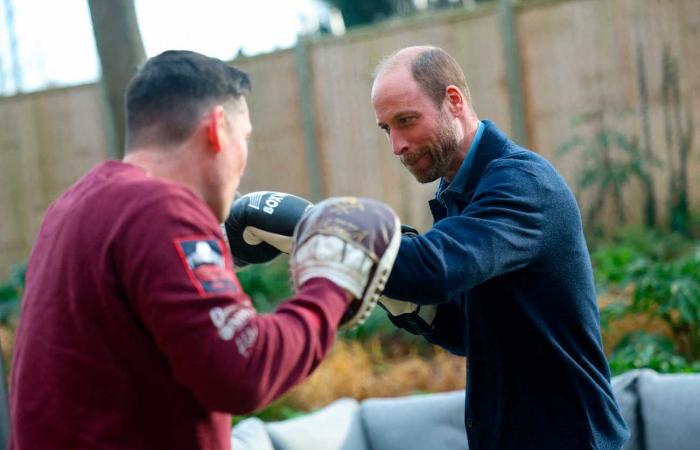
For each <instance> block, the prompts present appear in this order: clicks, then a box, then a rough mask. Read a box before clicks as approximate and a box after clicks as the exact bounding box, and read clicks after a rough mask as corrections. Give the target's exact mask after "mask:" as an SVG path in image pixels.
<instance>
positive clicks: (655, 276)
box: [0, 226, 700, 420]
mask: <svg viewBox="0 0 700 450" xmlns="http://www.w3.org/2000/svg"><path fill="white" fill-rule="evenodd" d="M690 231H691V235H690V236H683V235H681V234H677V233H669V232H664V231H661V230H659V229H648V228H642V227H627V228H623V229H620V230H618V231H617V232H615V233H613V234H612V235H609V236H607V237H604V238H603V237H589V243H590V247H591V260H592V263H593V267H594V273H595V281H596V286H597V290H598V303H599V307H600V316H601V325H602V334H603V342H604V346H605V349H606V354H607V355H608V358H609V363H610V367H611V370H612V373H613V375H617V374H620V373H622V372H625V371H627V370H630V369H635V368H642V367H647V368H651V369H654V370H656V371H659V372H665V373H672V372H700V240H699V239H698V238H697V236H698V235H700V228H698V227H697V226H696V227H693V228H692V229H691V230H690ZM238 277H239V279H240V281H241V284H242V286H243V288H244V290H245V292H247V293H248V295H249V296H250V297H251V299H252V301H253V303H254V304H255V306H256V308H257V309H258V310H259V311H260V312H262V313H265V312H270V311H273V310H274V308H275V307H276V306H277V305H279V304H280V302H281V301H283V300H284V299H286V298H288V297H289V296H290V295H292V290H291V287H290V284H289V274H288V259H287V257H286V256H285V255H283V256H281V257H279V258H277V259H276V260H274V261H272V262H271V263H268V264H264V265H257V266H250V267H247V268H245V269H243V270H241V271H240V272H238ZM24 280H25V267H24V265H21V266H17V267H15V269H14V270H13V272H12V276H11V277H10V278H9V279H7V280H5V281H4V282H2V283H1V284H0V323H1V327H0V330H2V332H1V333H0V338H2V345H3V350H4V353H5V355H4V356H5V367H6V370H7V368H9V362H10V361H9V352H10V350H11V348H12V335H13V330H14V328H15V326H16V323H17V318H18V314H19V309H20V302H21V296H22V290H23V286H24ZM465 370H466V364H465V361H464V359H463V358H460V357H456V356H453V355H449V354H448V353H446V352H444V351H443V350H441V349H439V348H436V347H433V346H431V345H429V344H428V343H426V341H424V340H423V339H422V338H419V337H416V336H413V335H410V334H408V333H405V332H403V331H402V330H398V329H396V328H395V327H394V326H393V325H392V324H391V322H389V320H388V319H387V317H386V314H385V313H384V311H382V310H381V309H379V308H378V309H377V310H376V311H375V312H374V313H373V314H372V315H371V316H370V318H369V320H368V321H367V322H366V323H365V324H364V325H362V326H360V327H358V328H357V329H356V330H353V331H352V332H346V333H342V334H340V335H339V336H338V341H337V342H336V344H335V345H334V348H333V350H332V351H331V353H330V355H329V357H328V358H327V359H326V360H325V361H324V362H323V363H322V364H321V366H320V367H319V369H318V370H317V371H316V372H315V373H314V374H313V375H312V376H311V377H310V379H309V380H307V381H306V382H305V383H303V384H302V385H300V386H299V387H297V388H295V389H293V390H292V391H291V392H290V393H288V394H287V395H285V396H284V397H282V398H281V399H279V400H278V401H276V402H275V403H273V404H272V405H270V406H268V407H267V408H265V409H263V410H262V411H258V412H257V413H256V414H255V415H256V416H259V417H261V418H262V419H264V420H281V419H286V418H290V417H294V416H296V415H299V414H303V413H305V412H308V411H312V410H314V409H317V408H320V407H322V406H324V405H326V404H328V403H330V402H331V401H333V400H335V399H337V398H340V397H346V396H350V397H354V398H358V399H362V398H367V397H382V396H397V395H407V394H412V393H421V392H438V391H447V390H452V389H461V388H464V380H465ZM523 370H527V368H523ZM241 419H242V417H237V418H236V420H241Z"/></svg>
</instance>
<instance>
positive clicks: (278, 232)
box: [224, 191, 313, 267]
mask: <svg viewBox="0 0 700 450" xmlns="http://www.w3.org/2000/svg"><path fill="white" fill-rule="evenodd" d="M312 206H313V204H312V203H311V202H310V201H308V200H306V199H303V198H301V197H297V196H296V195H292V194H286V193H284V192H273V191H259V192H251V193H249V194H246V195H243V196H241V197H240V198H238V199H237V200H235V201H234V202H233V205H232V206H231V210H230V213H229V216H228V218H227V219H226V221H225V222H224V228H225V230H226V237H227V238H228V243H229V247H230V248H231V254H232V255H233V260H234V263H235V265H236V266H237V267H243V266H246V265H248V264H260V263H264V262H268V261H271V260H273V259H274V258H275V257H277V256H278V255H279V254H280V253H289V252H290V251H291V247H292V235H293V234H294V227H296V224H297V223H298V222H299V220H301V218H302V216H303V215H304V213H305V212H306V211H307V210H308V209H309V208H311V207H312Z"/></svg>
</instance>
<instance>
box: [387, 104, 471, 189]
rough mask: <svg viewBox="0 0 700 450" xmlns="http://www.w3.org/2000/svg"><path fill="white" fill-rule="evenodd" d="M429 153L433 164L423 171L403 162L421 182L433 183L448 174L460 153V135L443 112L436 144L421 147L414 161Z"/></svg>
mask: <svg viewBox="0 0 700 450" xmlns="http://www.w3.org/2000/svg"><path fill="white" fill-rule="evenodd" d="M426 153H427V154H429V155H430V157H431V159H432V165H431V166H430V167H428V168H427V169H425V171H423V172H418V173H416V172H414V171H412V170H411V167H410V165H408V164H407V163H406V161H404V160H402V161H401V162H402V163H403V164H404V165H405V166H406V168H408V170H409V171H410V172H411V174H412V175H413V176H414V177H415V179H416V180H417V181H418V182H419V183H423V184H425V183H431V182H433V181H435V180H437V179H438V178H440V177H444V176H445V175H446V174H447V171H448V170H449V168H450V166H451V165H452V162H453V161H454V158H455V156H456V155H457V153H459V137H458V135H457V131H456V130H455V129H454V127H453V126H451V123H450V122H449V120H448V118H447V115H446V114H445V115H443V114H441V117H440V128H439V129H438V130H437V136H436V139H435V143H434V144H428V145H426V146H425V147H423V148H421V149H420V151H419V152H418V153H417V154H416V158H414V161H417V160H418V159H420V158H421V157H422V156H423V155H425V154H426Z"/></svg>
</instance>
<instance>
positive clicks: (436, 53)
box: [411, 47, 471, 108]
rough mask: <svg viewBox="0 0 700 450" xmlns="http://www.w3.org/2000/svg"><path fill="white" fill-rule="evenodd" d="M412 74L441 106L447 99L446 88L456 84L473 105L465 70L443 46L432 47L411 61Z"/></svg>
mask: <svg viewBox="0 0 700 450" xmlns="http://www.w3.org/2000/svg"><path fill="white" fill-rule="evenodd" d="M411 74H412V75H413V79H414V80H416V83H418V86H419V87H420V89H421V90H422V91H423V92H425V94H426V95H427V96H428V97H430V99H431V100H432V101H433V102H434V103H435V105H436V106H437V107H438V108H439V107H440V105H442V101H443V100H444V99H445V88H447V86H449V85H455V86H457V87H458V88H459V90H460V91H462V94H464V97H465V98H466V100H467V103H468V104H470V105H471V96H470V95H469V88H468V87H467V82H466V79H465V77H464V72H463V71H462V68H461V67H460V65H459V64H458V63H457V61H455V59H454V58H453V57H452V56H450V55H449V54H448V53H447V52H446V51H444V50H443V49H441V48H437V47H434V48H430V49H427V50H425V51H423V52H421V53H419V54H418V55H417V56H416V57H415V58H414V59H413V60H412V61H411Z"/></svg>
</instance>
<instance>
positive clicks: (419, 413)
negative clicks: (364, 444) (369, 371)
mask: <svg viewBox="0 0 700 450" xmlns="http://www.w3.org/2000/svg"><path fill="white" fill-rule="evenodd" d="M464 395H465V394H464V391H463V390H462V391H454V392H448V393H437V394H431V395H416V396H411V397H398V398H374V399H368V400H365V401H363V402H362V405H361V411H362V422H363V424H364V426H365V430H366V432H367V437H368V439H369V447H370V448H371V449H372V450H396V449H401V450H426V449H435V450H437V449H440V450H458V449H461V450H463V449H468V448H469V445H468V444H467V434H466V431H465V429H464V402H465V398H464Z"/></svg>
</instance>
